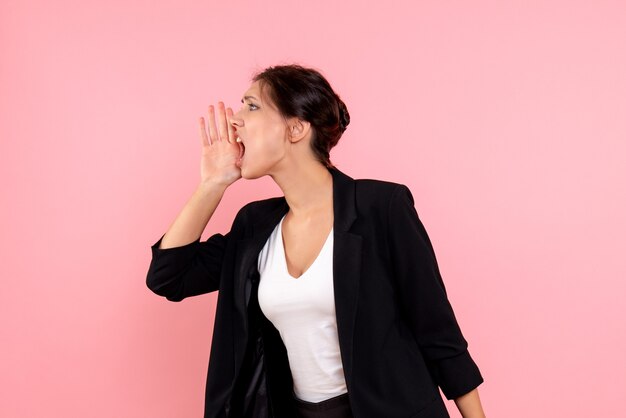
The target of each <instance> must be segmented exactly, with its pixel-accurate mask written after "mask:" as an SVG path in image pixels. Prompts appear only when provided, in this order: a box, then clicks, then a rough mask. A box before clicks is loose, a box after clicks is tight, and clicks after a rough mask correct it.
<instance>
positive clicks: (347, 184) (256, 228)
mask: <svg viewBox="0 0 626 418" xmlns="http://www.w3.org/2000/svg"><path fill="white" fill-rule="evenodd" d="M328 170H329V171H330V173H331V174H332V176H333V213H334V222H333V227H334V247H333V286H334V294H335V311H336V315H337V329H338V334H339V345H340V349H341V355H342V360H343V363H344V364H343V366H344V373H345V376H346V379H349V378H350V376H351V372H352V346H353V333H354V320H355V318H356V315H355V314H356V309H357V300H358V298H357V295H358V287H359V280H360V277H361V274H360V273H361V271H360V269H361V244H362V237H361V236H360V235H357V234H353V233H351V232H349V230H350V227H351V225H352V224H353V222H354V221H355V220H356V218H357V211H356V194H355V192H356V190H355V180H354V179H353V178H352V177H350V176H348V175H346V174H344V173H343V172H341V171H340V170H339V169H337V168H336V167H331V168H328ZM288 211H289V205H288V204H287V200H286V199H285V197H284V196H281V197H280V198H278V200H277V203H276V206H272V207H271V209H269V210H268V212H267V214H265V215H261V216H259V217H258V220H257V221H255V222H254V224H253V225H252V236H251V237H248V238H243V239H241V240H239V241H238V243H237V258H236V261H235V262H236V266H237V269H236V274H235V278H234V280H235V283H234V284H235V292H236V294H235V309H236V310H237V311H238V313H239V315H241V316H242V319H243V321H244V323H245V324H247V307H248V303H249V300H250V296H251V294H252V291H253V286H252V281H253V280H256V281H258V274H259V272H258V269H257V259H258V255H259V253H260V251H261V249H262V248H263V246H264V245H265V242H266V241H267V239H268V238H269V236H270V234H271V233H272V231H273V230H274V228H275V227H276V225H278V222H279V221H280V220H281V218H282V217H283V216H284V215H285V214H286V213H287V212H288ZM246 327H247V325H246ZM246 327H244V329H242V330H241V332H242V334H241V336H243V337H245V336H246V334H247V332H248V330H247V328H246ZM242 341H243V340H242ZM242 349H243V347H242ZM239 354H241V353H239ZM236 357H239V356H236Z"/></svg>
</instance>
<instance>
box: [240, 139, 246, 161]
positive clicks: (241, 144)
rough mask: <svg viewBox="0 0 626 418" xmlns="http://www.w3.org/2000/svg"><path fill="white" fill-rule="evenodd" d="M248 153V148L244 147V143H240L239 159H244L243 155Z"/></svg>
mask: <svg viewBox="0 0 626 418" xmlns="http://www.w3.org/2000/svg"><path fill="white" fill-rule="evenodd" d="M245 152H246V147H245V146H244V145H243V142H239V159H240V160H241V159H242V158H243V154H245Z"/></svg>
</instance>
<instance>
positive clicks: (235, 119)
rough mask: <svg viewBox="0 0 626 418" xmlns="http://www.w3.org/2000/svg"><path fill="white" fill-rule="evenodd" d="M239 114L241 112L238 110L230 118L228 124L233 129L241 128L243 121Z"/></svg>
mask: <svg viewBox="0 0 626 418" xmlns="http://www.w3.org/2000/svg"><path fill="white" fill-rule="evenodd" d="M239 112H241V110H239V111H238V112H237V113H235V114H234V115H233V116H232V117H231V118H230V124H231V125H232V126H233V127H234V128H235V129H237V128H241V127H242V126H243V119H242V118H241V117H240V116H239Z"/></svg>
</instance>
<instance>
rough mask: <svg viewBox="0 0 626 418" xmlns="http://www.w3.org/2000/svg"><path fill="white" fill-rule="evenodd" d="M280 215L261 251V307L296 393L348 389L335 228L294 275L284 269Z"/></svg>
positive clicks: (307, 396) (320, 396) (322, 394)
mask: <svg viewBox="0 0 626 418" xmlns="http://www.w3.org/2000/svg"><path fill="white" fill-rule="evenodd" d="M283 219H285V217H284V216H283V218H282V219H281V220H280V222H279V223H278V225H277V226H276V228H275V229H274V231H273V232H272V234H271V235H270V237H269V238H268V240H267V242H266V243H265V246H264V247H263V249H262V250H261V253H260V254H259V258H258V268H259V273H260V275H261V279H260V282H259V291H258V296H259V307H260V308H261V311H262V312H263V314H264V315H265V316H266V317H267V319H269V320H270V321H271V322H272V324H273V325H274V327H276V329H277V330H278V331H279V332H280V336H281V338H282V340H283V343H284V344H285V347H286V348H287V354H288V358H289V366H290V368H291V375H292V377H293V382H294V388H293V389H294V392H295V394H296V396H297V397H298V398H300V399H303V400H305V401H309V402H320V401H323V400H326V399H329V398H332V397H334V396H338V395H341V394H343V393H346V392H347V387H346V381H345V377H344V374H343V365H342V362H341V353H340V351H339V339H338V335H337V316H336V313H335V298H334V289H333V232H334V231H333V229H331V231H330V233H329V235H328V237H327V238H326V242H325V243H324V246H323V247H322V249H321V251H320V253H319V255H318V256H317V258H316V259H315V261H314V262H313V264H312V265H311V266H310V267H309V268H308V269H307V270H306V271H305V272H304V273H303V274H302V276H300V277H299V278H297V279H296V278H294V277H292V276H291V275H290V274H289V271H288V270H287V261H286V258H285V250H284V245H283V237H282V223H283Z"/></svg>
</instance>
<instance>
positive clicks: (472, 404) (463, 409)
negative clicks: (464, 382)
mask: <svg viewBox="0 0 626 418" xmlns="http://www.w3.org/2000/svg"><path fill="white" fill-rule="evenodd" d="M454 402H455V403H456V407H457V408H458V409H459V412H460V413H461V415H462V416H463V418H485V413H484V411H483V407H482V405H481V403H480V397H479V396H478V389H474V390H472V391H471V392H468V393H466V394H465V395H463V396H460V397H458V398H456V399H454Z"/></svg>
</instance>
